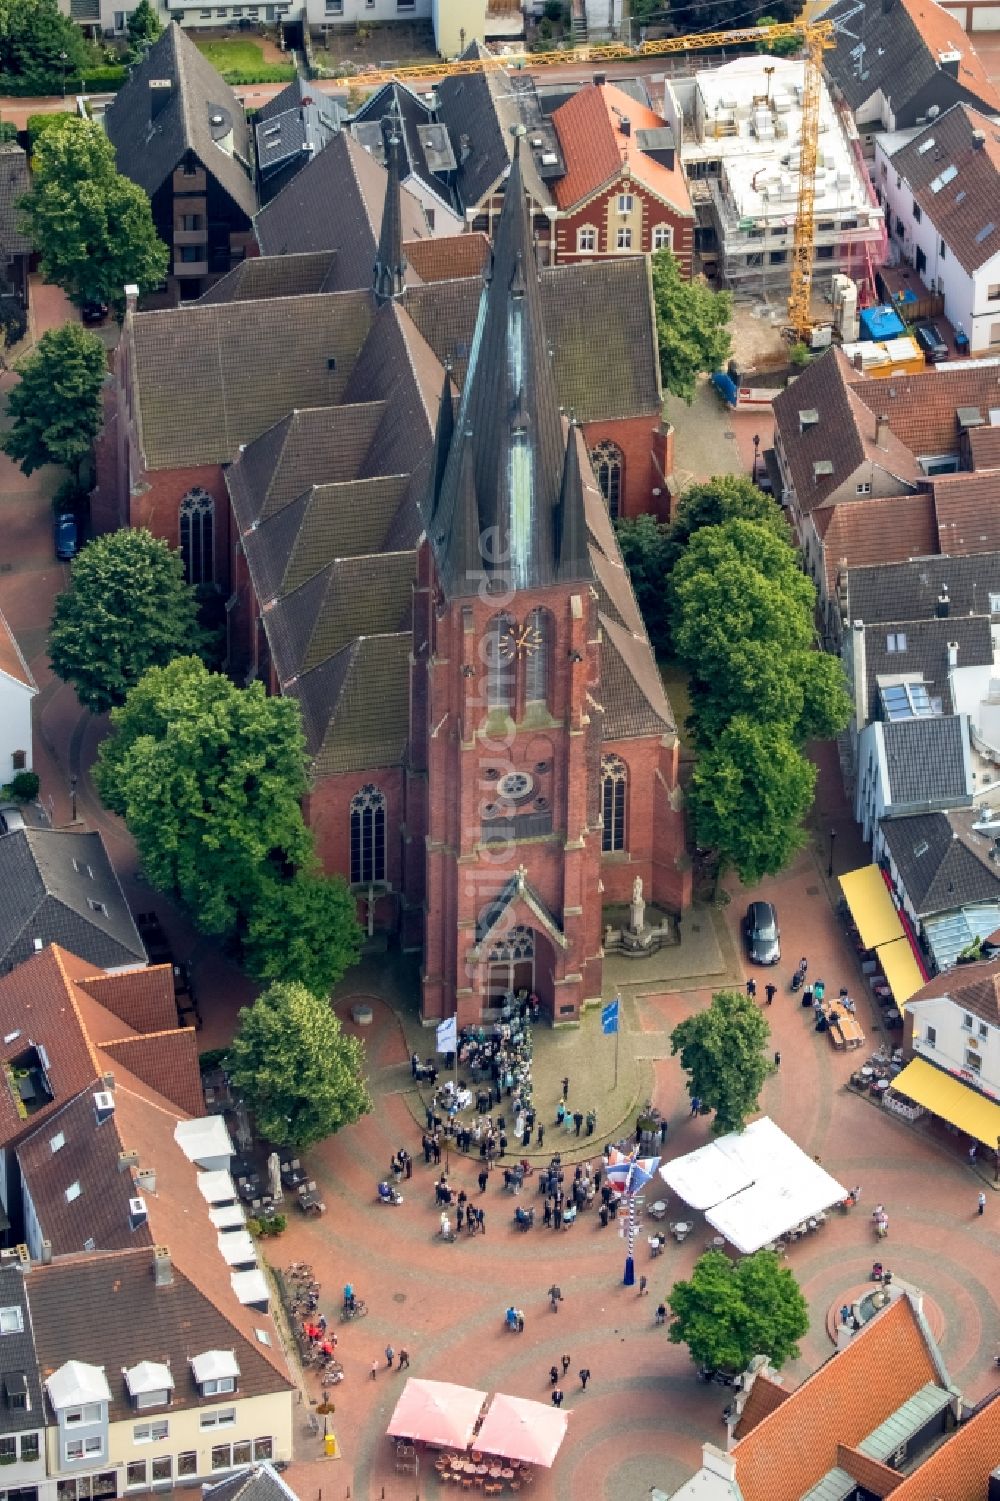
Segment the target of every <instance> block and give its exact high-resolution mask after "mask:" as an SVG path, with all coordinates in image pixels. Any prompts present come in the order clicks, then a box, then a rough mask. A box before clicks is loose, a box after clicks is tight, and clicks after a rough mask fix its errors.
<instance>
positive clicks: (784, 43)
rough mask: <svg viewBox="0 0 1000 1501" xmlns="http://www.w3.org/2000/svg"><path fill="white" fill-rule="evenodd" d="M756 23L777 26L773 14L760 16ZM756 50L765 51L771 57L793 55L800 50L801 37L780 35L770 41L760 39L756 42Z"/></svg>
mask: <svg viewBox="0 0 1000 1501" xmlns="http://www.w3.org/2000/svg"><path fill="white" fill-rule="evenodd" d="M756 25H758V26H777V25H778V20H777V17H775V16H760V17H759V18H758V20H757V22H756ZM757 51H758V52H767V53H769V54H770V55H771V57H794V55H795V54H796V53H797V52H801V51H802V38H801V36H780V37H774V38H773V39H772V40H771V41H760V42H758V43H757Z"/></svg>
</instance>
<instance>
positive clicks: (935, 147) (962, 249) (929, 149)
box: [892, 104, 1000, 275]
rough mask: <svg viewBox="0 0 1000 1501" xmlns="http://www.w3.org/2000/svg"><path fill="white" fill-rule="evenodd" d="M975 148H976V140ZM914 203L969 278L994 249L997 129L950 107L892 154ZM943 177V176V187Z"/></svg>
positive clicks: (964, 108)
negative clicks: (946, 175)
mask: <svg viewBox="0 0 1000 1501" xmlns="http://www.w3.org/2000/svg"><path fill="white" fill-rule="evenodd" d="M977 136H978V137H980V139H981V144H977V140H976V137H977ZM892 165H893V167H894V168H895V169H896V172H897V173H898V174H899V175H900V176H901V177H902V178H903V179H904V181H905V182H906V183H908V184H909V187H910V190H911V192H912V193H913V197H914V201H915V202H916V203H917V204H918V205H919V207H920V208H921V209H922V211H923V212H924V213H925V214H926V215H927V216H928V218H929V219H930V221H931V223H932V224H933V225H934V228H935V229H936V230H937V232H938V234H939V235H940V237H941V238H942V239H943V240H944V242H945V244H946V245H947V247H948V253H949V254H950V255H953V256H954V257H955V258H956V260H957V261H958V262H959V264H960V265H961V266H962V267H963V268H964V270H966V271H967V272H968V273H969V274H970V275H972V274H973V273H974V272H976V271H978V270H979V269H980V267H981V266H985V264H986V262H987V261H989V260H992V258H993V257H994V256H995V255H996V253H997V251H998V250H1000V126H998V125H997V123H996V121H995V120H990V119H987V117H986V116H985V115H983V114H981V113H980V112H979V110H976V109H972V108H971V107H970V106H969V105H967V104H956V105H954V106H953V107H952V108H951V109H949V110H946V111H945V113H944V114H943V115H940V116H939V117H938V118H937V119H936V120H935V121H934V122H933V123H932V124H930V125H928V126H927V127H926V128H925V129H924V130H921V131H920V132H918V134H917V135H915V136H914V137H913V138H912V139H911V140H909V141H907V143H906V145H905V146H902V147H900V149H899V150H898V151H897V152H895V153H894V155H893V158H892ZM943 173H947V174H949V180H948V182H946V183H943V182H942V181H941V176H942V174H943Z"/></svg>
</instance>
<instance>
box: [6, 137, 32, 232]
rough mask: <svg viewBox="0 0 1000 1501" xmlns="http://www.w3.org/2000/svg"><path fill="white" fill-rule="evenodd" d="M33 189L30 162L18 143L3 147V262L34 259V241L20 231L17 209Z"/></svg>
mask: <svg viewBox="0 0 1000 1501" xmlns="http://www.w3.org/2000/svg"><path fill="white" fill-rule="evenodd" d="M30 187H31V181H30V179H29V177H28V158H27V156H26V155H25V153H24V152H23V151H22V149H21V147H20V146H18V145H17V143H16V142H15V141H7V142H6V143H5V144H3V145H0V259H3V260H6V259H8V258H9V257H10V256H13V255H30V254H31V241H30V240H29V239H28V236H27V235H26V234H23V233H22V231H21V229H20V228H19V227H18V213H17V205H18V202H19V200H20V199H21V198H23V197H24V195H25V193H26V192H27V191H28V189H29V188H30Z"/></svg>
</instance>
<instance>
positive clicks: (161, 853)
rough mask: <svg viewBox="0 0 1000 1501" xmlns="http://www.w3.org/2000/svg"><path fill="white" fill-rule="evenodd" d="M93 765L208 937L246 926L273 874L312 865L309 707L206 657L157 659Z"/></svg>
mask: <svg viewBox="0 0 1000 1501" xmlns="http://www.w3.org/2000/svg"><path fill="white" fill-rule="evenodd" d="M111 723H112V728H113V733H112V734H111V736H110V737H109V738H108V739H107V740H105V741H104V743H103V744H102V746H101V749H100V752H99V755H98V759H97V764H96V766H95V770H94V780H95V783H96V785H97V790H98V792H99V793H100V795H101V797H102V798H103V800H104V802H105V804H106V805H107V807H109V808H111V809H112V810H113V811H114V812H115V813H119V814H121V815H122V816H123V817H124V819H125V821H126V823H127V824H128V827H129V830H130V832H131V834H132V836H133V838H134V839H135V842H136V845H137V846H138V850H139V856H140V858H141V860H142V865H143V869H144V871H145V873H146V875H147V877H148V879H149V880H150V881H151V882H152V884H153V885H154V886H156V887H158V888H159V889H160V890H161V891H173V892H176V893H177V894H178V895H179V896H180V898H181V899H182V900H183V901H184V902H185V903H186V905H187V906H188V907H189V909H190V910H191V913H192V915H193V917H194V919H195V921H196V922H197V923H198V926H199V927H200V928H201V929H202V930H203V931H204V932H206V933H226V932H231V931H233V930H234V929H237V928H238V927H239V926H240V925H241V923H242V922H243V921H244V920H245V916H246V914H247V913H248V911H249V910H251V909H252V907H253V906H254V904H255V901H256V899H257V894H258V890H259V885H260V882H261V881H262V879H264V878H265V877H266V876H267V875H268V874H269V872H271V871H274V872H280V873H287V874H289V875H290V874H291V873H292V872H294V871H295V870H296V869H297V868H299V867H301V866H303V865H307V864H308V862H309V861H310V859H311V856H312V841H311V839H310V836H309V833H308V830H307V829H306V828H305V825H304V824H303V822H302V813H301V809H300V807H299V801H300V799H301V797H302V796H303V794H304V793H305V791H306V776H305V749H304V742H303V736H302V724H301V718H300V711H299V706H298V704H297V703H296V702H295V700H294V699H290V698H270V697H268V695H267V693H266V692H265V690H264V687H263V684H261V683H253V684H251V686H250V687H249V688H237V687H236V685H235V684H234V683H231V682H230V681H229V679H228V678H225V677H221V676H220V675H219V674H217V673H211V672H209V671H208V670H207V668H206V667H205V666H204V665H203V663H201V662H200V661H198V660H197V658H195V657H177V658H175V659H174V660H173V661H172V662H170V663H169V664H168V665H167V666H166V667H151V668H150V670H149V671H148V672H147V673H146V674H145V676H144V677H142V678H141V679H140V680H139V682H138V683H137V684H136V685H135V687H134V688H133V689H132V690H131V692H130V693H129V695H128V697H127V699H126V700H125V703H124V705H123V706H122V707H121V708H119V709H114V710H113V711H112V714H111Z"/></svg>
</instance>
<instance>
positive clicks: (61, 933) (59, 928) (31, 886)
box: [0, 829, 147, 973]
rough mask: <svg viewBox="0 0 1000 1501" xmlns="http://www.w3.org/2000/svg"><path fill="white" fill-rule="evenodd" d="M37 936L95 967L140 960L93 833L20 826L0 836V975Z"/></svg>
mask: <svg viewBox="0 0 1000 1501" xmlns="http://www.w3.org/2000/svg"><path fill="white" fill-rule="evenodd" d="M74 861H76V862H78V864H79V865H80V867H81V868H80V869H79V870H77V869H76V868H75V867H74ZM91 902H93V903H95V904H99V905H100V906H102V907H103V908H104V909H105V910H104V911H98V910H95V908H94V907H92V906H91V905H90V904H91ZM36 939H38V940H40V941H41V943H42V945H43V946H44V945H47V944H50V943H58V944H61V945H62V946H63V948H67V949H69V950H70V952H71V953H74V954H78V955H79V956H80V958H82V959H85V960H87V961H88V962H89V963H91V964H95V965H98V966H99V967H100V968H101V969H121V968H124V967H126V966H136V965H144V964H145V963H146V962H147V960H146V950H145V949H144V948H143V946H142V939H141V938H140V937H139V934H138V932H137V930H136V926H135V923H134V922H133V921H132V914H131V912H130V911H129V908H128V903H127V902H126V900H125V896H124V894H123V892H122V889H121V886H120V884H119V881H118V876H117V875H116V873H115V869H114V866H113V865H112V864H111V861H110V859H109V858H108V853H107V850H106V849H105V848H104V841H103V840H102V838H101V836H100V834H98V833H89V834H74V833H70V832H68V831H66V830H63V829H21V830H19V831H18V832H17V833H16V834H6V835H4V836H3V837H2V838H0V973H6V972H7V971H8V970H10V969H13V968H14V966H15V965H17V964H21V963H22V962H23V961H24V960H25V959H28V958H30V957H31V955H32V954H33V953H34V952H35V940H36Z"/></svg>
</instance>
